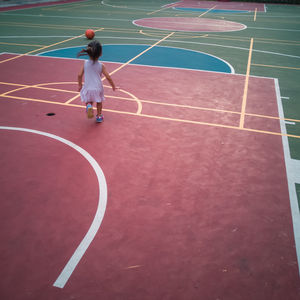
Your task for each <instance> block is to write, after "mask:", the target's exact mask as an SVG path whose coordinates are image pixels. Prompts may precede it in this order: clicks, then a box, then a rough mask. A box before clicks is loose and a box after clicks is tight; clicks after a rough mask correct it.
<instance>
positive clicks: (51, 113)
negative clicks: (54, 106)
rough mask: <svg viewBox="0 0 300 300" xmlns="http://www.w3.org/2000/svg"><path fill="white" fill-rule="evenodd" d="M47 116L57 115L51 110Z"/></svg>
mask: <svg viewBox="0 0 300 300" xmlns="http://www.w3.org/2000/svg"><path fill="white" fill-rule="evenodd" d="M46 116H48V117H52V116H55V113H53V112H50V113H47V114H46Z"/></svg>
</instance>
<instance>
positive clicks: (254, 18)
mask: <svg viewBox="0 0 300 300" xmlns="http://www.w3.org/2000/svg"><path fill="white" fill-rule="evenodd" d="M256 13H257V8H255V11H254V17H253V21H254V22H255V21H256Z"/></svg>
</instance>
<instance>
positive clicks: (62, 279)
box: [0, 126, 107, 288]
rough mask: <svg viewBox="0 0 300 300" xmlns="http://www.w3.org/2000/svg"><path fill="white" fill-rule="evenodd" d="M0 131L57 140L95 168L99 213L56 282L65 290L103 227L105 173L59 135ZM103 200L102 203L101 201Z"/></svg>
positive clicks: (11, 128) (86, 155) (79, 149)
mask: <svg viewBox="0 0 300 300" xmlns="http://www.w3.org/2000/svg"><path fill="white" fill-rule="evenodd" d="M0 129H2V130H15V131H23V132H30V133H35V134H39V135H43V136H46V137H49V138H52V139H55V140H57V141H59V142H62V143H63V144H66V145H68V146H70V147H71V148H73V149H74V150H76V151H77V152H79V153H80V154H81V155H82V156H83V157H84V158H85V159H86V160H87V161H88V162H89V163H90V164H91V166H92V167H93V169H94V171H95V173H96V175H97V179H98V183H99V191H100V192H99V200H98V207H97V211H96V214H95V217H94V220H93V222H92V224H91V226H90V228H89V230H88V232H87V233H86V235H85V237H84V238H83V240H82V241H81V243H80V244H79V246H78V247H77V249H76V250H75V252H74V253H73V255H72V257H71V258H70V259H69V261H68V263H67V264H66V266H65V267H64V269H63V271H62V272H61V273H60V275H59V276H58V278H57V279H56V281H55V282H54V284H53V286H55V287H59V288H63V287H64V286H65V284H66V283H67V281H68V280H69V278H70V276H71V275H72V273H73V271H74V269H75V268H76V266H77V265H78V263H79V261H80V260H81V258H82V256H83V255H84V253H85V251H86V250H87V248H88V247H89V245H90V244H91V242H92V241H93V239H94V237H95V235H96V234H97V232H98V230H99V227H100V225H101V222H102V220H103V217H104V213H105V209H106V203H107V185H106V180H105V176H104V173H103V171H102V169H101V168H100V166H99V165H98V163H97V161H96V160H95V159H94V158H93V157H92V156H91V155H90V154H89V153H88V152H87V151H85V150H84V149H82V148H81V147H79V146H78V145H76V144H74V143H72V142H70V141H68V140H66V139H64V138H62V137H59V136H57V135H54V134H51V133H47V132H43V131H38V130H34V129H28V128H19V127H7V126H0ZM100 200H101V201H100Z"/></svg>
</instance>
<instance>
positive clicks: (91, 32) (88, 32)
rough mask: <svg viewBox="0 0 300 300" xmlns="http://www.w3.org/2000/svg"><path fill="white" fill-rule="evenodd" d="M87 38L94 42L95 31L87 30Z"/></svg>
mask: <svg viewBox="0 0 300 300" xmlns="http://www.w3.org/2000/svg"><path fill="white" fill-rule="evenodd" d="M85 36H86V38H87V39H89V40H92V39H93V38H94V36H95V32H94V30H92V29H87V30H86V31H85Z"/></svg>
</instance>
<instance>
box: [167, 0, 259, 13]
mask: <svg viewBox="0 0 300 300" xmlns="http://www.w3.org/2000/svg"><path fill="white" fill-rule="evenodd" d="M167 6H169V7H185V8H204V9H224V10H233V11H234V10H245V11H255V10H256V11H261V12H264V11H265V4H264V3H245V2H231V1H229V2H227V1H226V2H221V1H194V0H183V1H178V2H175V3H171V4H168V5H167Z"/></svg>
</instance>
